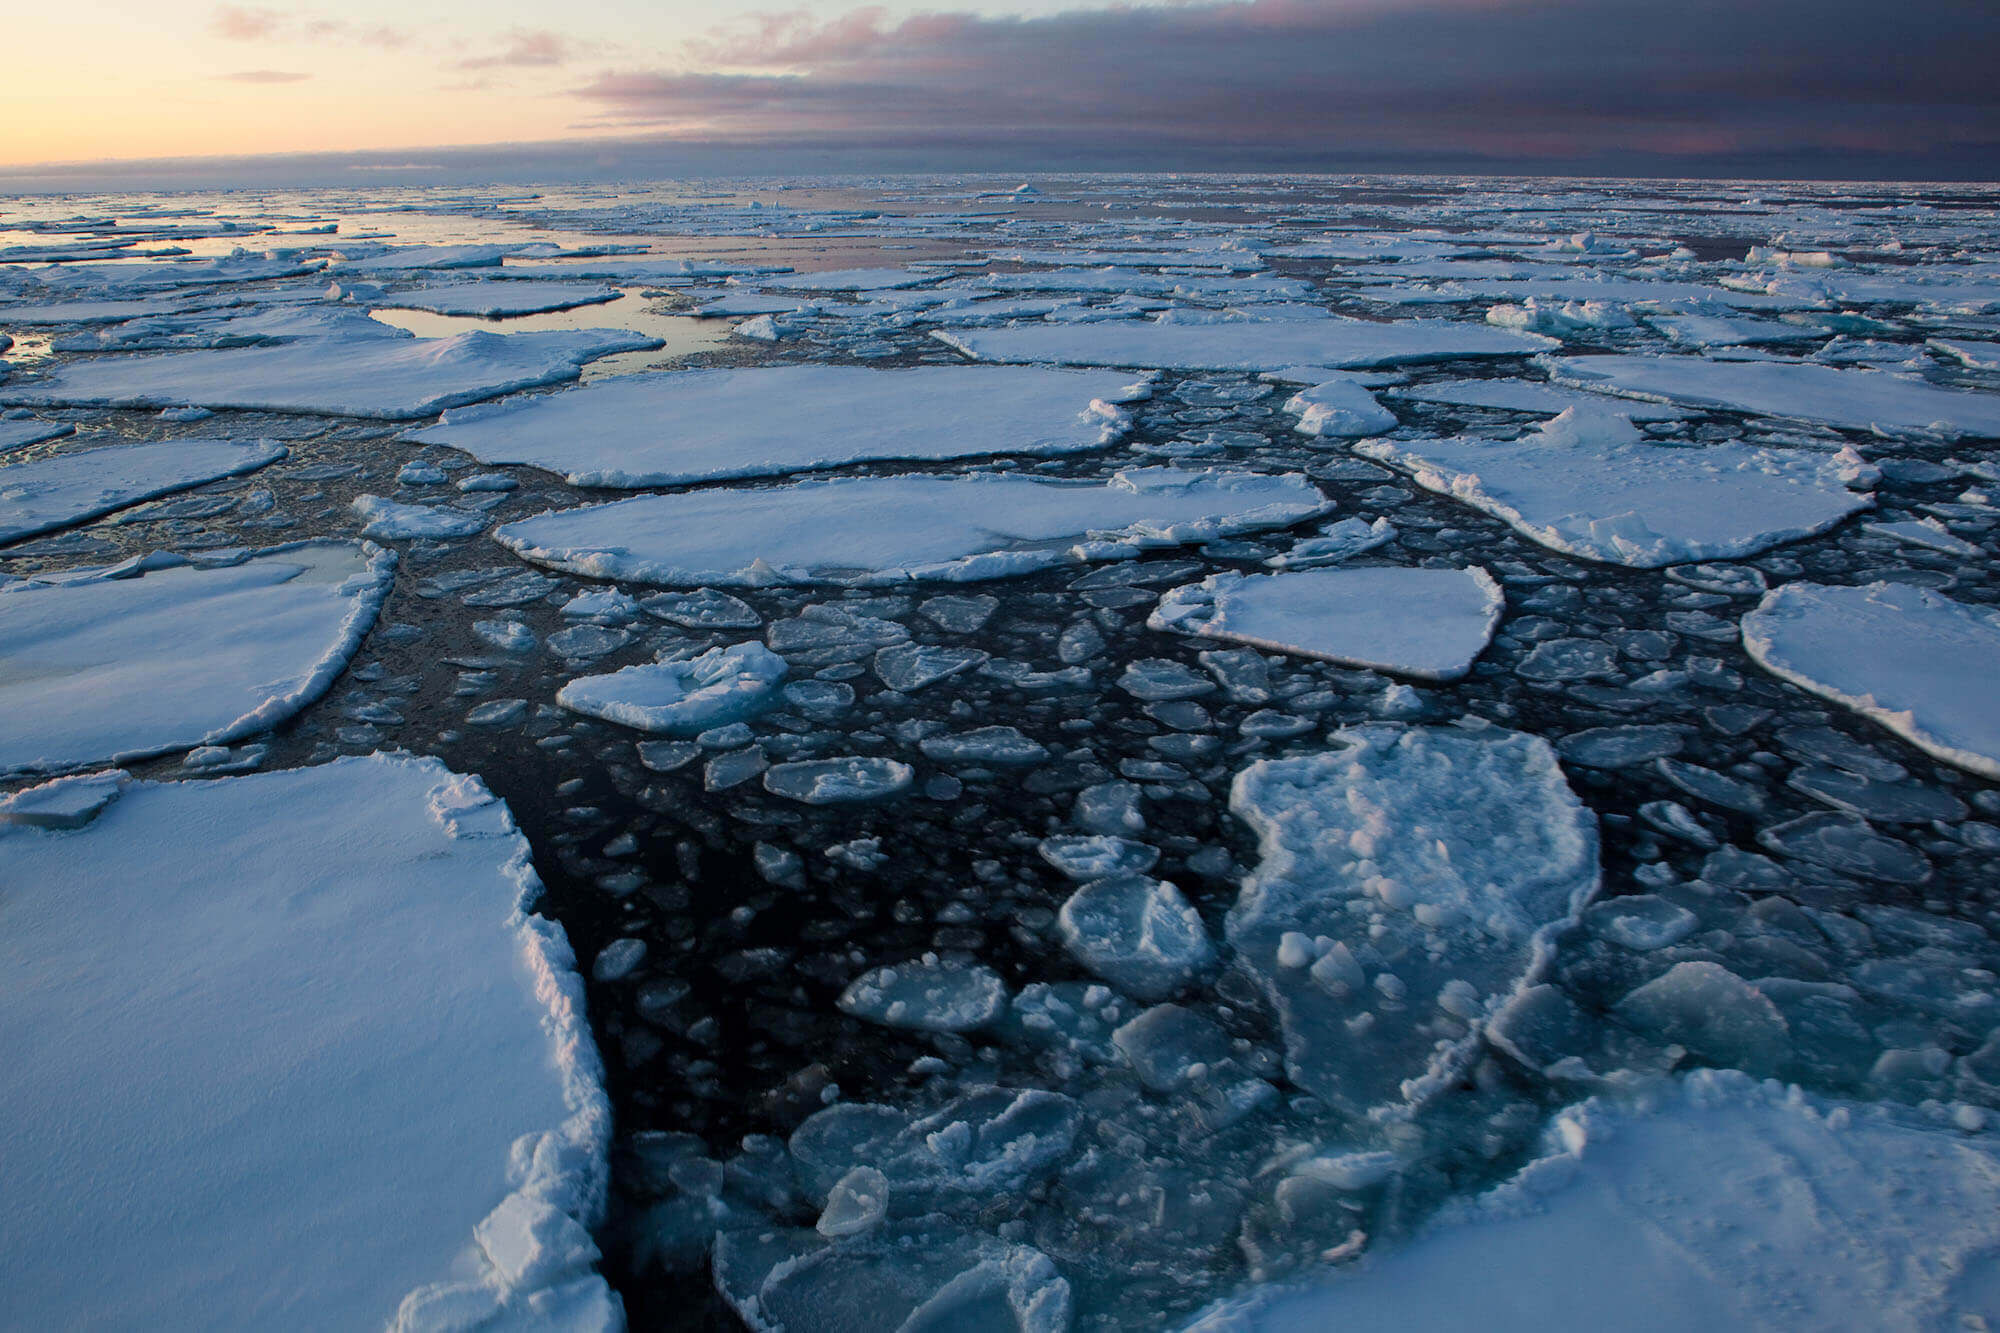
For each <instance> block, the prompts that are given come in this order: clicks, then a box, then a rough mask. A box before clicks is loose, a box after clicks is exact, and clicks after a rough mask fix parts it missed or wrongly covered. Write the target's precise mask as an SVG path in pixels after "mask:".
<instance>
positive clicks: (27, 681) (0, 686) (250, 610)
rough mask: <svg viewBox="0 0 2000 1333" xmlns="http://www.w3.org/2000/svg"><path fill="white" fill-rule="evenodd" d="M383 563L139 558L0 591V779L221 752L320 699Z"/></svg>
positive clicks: (354, 641) (371, 616)
mask: <svg viewBox="0 0 2000 1333" xmlns="http://www.w3.org/2000/svg"><path fill="white" fill-rule="evenodd" d="M393 567H394V558H393V557H392V556H390V555H389V554H388V553H387V552H385V551H380V550H377V549H376V548H375V547H373V546H371V545H364V544H359V543H354V542H304V543H300V544H298V545H294V546H280V547H274V548H272V549H271V550H268V551H264V552H261V553H259V554H256V555H252V556H250V557H249V558H247V559H243V560H241V561H240V562H239V563H236V564H222V565H215V564H207V565H204V564H193V563H190V562H189V561H187V560H186V559H183V558H181V557H178V556H168V555H151V556H144V557H140V558H137V559H135V560H132V561H128V562H126V563H125V564H123V565H117V566H112V567H110V568H108V569H103V570H96V571H89V570H86V571H79V572H76V573H72V574H64V575H57V576H52V577H50V578H49V579H47V580H46V581H43V580H27V579H17V580H13V581H11V582H7V583H0V713H5V714H6V716H7V717H8V718H9V719H10V721H9V724H8V726H7V727H6V728H5V730H4V732H0V773H23V772H53V771H58V770H62V769H70V768H77V767H80V766H82V765H85V764H95V763H122V762H124V761H126V760H129V759H138V758H143V757H145V756H148V755H154V754H159V753H161V752H163V751H166V750H178V749H186V748H188V747H190V746H195V745H221V744H226V743H227V742H229V741H232V740H236V739H238V738H239V737H243V736H248V735H252V734H254V733H256V732H259V731H263V730H265V729H267V728H270V727H273V726H276V725H277V724H278V723H280V722H282V721H284V720H285V719H286V718H288V717H290V716H292V715H293V714H294V713H296V712H298V711H299V710H300V709H301V708H304V707H305V706H306V705H307V704H309V703H311V702H312V701H313V700H315V699H317V698H318V697H319V696H320V695H321V694H323V693H325V691H326V689H327V687H328V686H329V685H331V684H332V683H333V679H334V677H335V676H337V675H339V674H340V672H341V670H342V669H343V668H344V667H345V666H346V665H347V661H348V659H349V658H350V657H351V656H352V655H353V653H354V650H355V649H356V648H357V647H359V646H360V643H361V639H362V636H363V635H365V634H366V633H367V632H368V629H369V627H370V626H372V625H373V624H374V622H375V615H376V612H377V611H378V610H379V609H380V607H381V605H382V599H383V598H384V597H385V596H386V595H387V593H388V588H389V581H390V575H391V570H392V569H393Z"/></svg>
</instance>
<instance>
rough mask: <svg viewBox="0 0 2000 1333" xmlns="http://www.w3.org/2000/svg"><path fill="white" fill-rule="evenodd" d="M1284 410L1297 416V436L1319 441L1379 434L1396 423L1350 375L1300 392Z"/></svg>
mask: <svg viewBox="0 0 2000 1333" xmlns="http://www.w3.org/2000/svg"><path fill="white" fill-rule="evenodd" d="M1285 410H1286V411H1287V412H1291V413H1294V414H1295V415H1297V417H1298V422H1297V424H1296V425H1295V426H1294V429H1295V430H1297V431H1298V432H1299V434H1301V435H1313V436H1319V437H1321V438H1327V437H1338V438H1343V439H1345V438H1352V437H1354V436H1360V435H1380V434H1382V433H1383V432H1384V431H1391V430H1394V429H1396V424H1397V422H1396V414H1395V413H1394V412H1391V411H1390V410H1389V409H1388V408H1386V407H1384V406H1382V404H1381V403H1379V402H1377V401H1376V400H1375V395H1374V394H1372V393H1370V392H1368V390H1367V388H1366V387H1364V386H1363V384H1362V383H1361V381H1360V380H1358V379H1356V378H1355V377H1353V376H1351V375H1343V376H1341V377H1340V378H1338V379H1331V380H1327V381H1325V382H1324V383H1320V384H1315V385H1313V386H1312V387H1311V388H1309V389H1301V390H1299V391H1298V392H1297V393H1295V394H1293V395H1292V396H1291V397H1290V398H1289V399H1287V400H1286V402H1285Z"/></svg>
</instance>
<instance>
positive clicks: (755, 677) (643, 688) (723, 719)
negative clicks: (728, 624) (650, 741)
mask: <svg viewBox="0 0 2000 1333" xmlns="http://www.w3.org/2000/svg"><path fill="white" fill-rule="evenodd" d="M786 670H787V668H786V665H785V659H784V658H782V657H780V656H778V655H777V654H776V653H774V652H772V651H771V650H770V649H769V648H766V647H765V646H764V645H763V644H761V643H755V642H752V643H739V644H735V645H733V646H731V647H728V648H710V649H709V650H708V651H707V652H704V653H702V654H700V655H699V656H697V657H691V658H685V659H682V660H679V661H665V662H649V663H645V664H642V665H640V666H629V667H626V668H624V669H623V670H622V671H614V672H612V673H610V674H609V675H604V676H579V677H577V678H576V679H575V680H572V681H570V682H569V683H568V684H567V685H565V686H563V687H562V689H561V690H560V691H558V692H557V694H556V702H557V703H559V704H561V705H562V706H563V707H564V708H567V709H569V710H570V711H571V712H573V713H583V714H585V715H586V716H589V717H601V718H603V719H604V720H605V721H607V722H617V723H621V724H622V725H624V726H628V727H636V728H637V729H638V730H640V731H658V732H665V733H667V734H669V735H677V736H692V735H694V734H695V733H697V732H701V731H706V730H708V729H709V728H711V727H720V726H726V725H728V724H729V723H731V722H741V721H744V720H745V719H747V718H751V717H755V716H756V715H757V714H759V713H761V712H763V711H764V710H765V709H766V708H768V707H770V706H771V705H772V704H774V703H776V702H777V690H778V682H779V681H781V680H783V679H784V676H785V671H786Z"/></svg>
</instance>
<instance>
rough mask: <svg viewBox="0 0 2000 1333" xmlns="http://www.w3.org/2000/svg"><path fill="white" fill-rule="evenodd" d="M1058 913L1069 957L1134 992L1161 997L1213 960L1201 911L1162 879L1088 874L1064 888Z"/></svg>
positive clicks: (1149, 997)
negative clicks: (1087, 879) (1070, 889)
mask: <svg viewBox="0 0 2000 1333" xmlns="http://www.w3.org/2000/svg"><path fill="white" fill-rule="evenodd" d="M1057 919H1058V920H1059V921H1060V923H1061V925H1062V935H1063V944H1064V945H1065V946H1066V947H1067V948H1068V949H1069V951H1070V955H1071V956H1072V957H1074V958H1075V959H1076V960H1077V961H1078V962H1079V963H1082V964H1083V965H1084V966H1085V967H1087V968H1089V969H1090V970H1091V971H1092V972H1094V973H1095V974H1097V975H1098V976H1100V977H1103V978H1104V979H1105V980H1106V981H1108V982H1110V983H1111V984H1112V985H1114V986H1116V987H1117V988H1118V989H1120V990H1122V991H1124V992H1125V993H1126V994H1128V995H1131V996H1133V997H1135V998H1137V999H1140V1000H1163V999H1165V998H1166V997H1167V996H1169V995H1172V994H1173V993H1174V992H1176V991H1178V990H1181V989H1182V988H1184V987H1186V986H1187V985H1188V984H1189V983H1191V982H1193V981H1194V980H1195V978H1196V977H1198V976H1200V975H1201V974H1202V973H1203V972H1206V971H1207V970H1208V968H1209V967H1210V965H1211V964H1212V963H1213V962H1214V961H1215V947H1214V945H1212V944H1211V943H1210V942H1209V938H1208V930H1207V928H1206V927H1205V926H1203V925H1202V920H1201V914H1200V913H1198V912H1196V911H1195V910H1194V908H1193V907H1191V906H1189V905H1188V901H1187V899H1186V898H1183V897H1182V896H1181V892H1180V890H1179V889H1178V888H1176V887H1175V886H1174V885H1173V884H1172V883H1170V882H1168V881H1166V880H1157V879H1149V878H1147V877H1146V876H1144V875H1143V874H1120V875H1113V876H1111V877H1109V878H1105V879H1099V880H1094V881H1092V882H1091V883H1089V884H1086V885H1084V886H1083V887H1082V888H1080V889H1078V890H1077V891H1076V892H1075V893H1073V894H1071V895H1070V897H1069V901H1068V902H1065V903H1064V904H1063V907H1062V911H1061V913H1060V914H1059V916H1058V918H1057Z"/></svg>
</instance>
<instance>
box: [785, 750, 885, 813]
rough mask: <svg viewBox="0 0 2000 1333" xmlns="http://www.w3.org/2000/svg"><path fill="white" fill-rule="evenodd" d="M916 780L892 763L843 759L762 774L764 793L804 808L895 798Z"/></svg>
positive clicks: (810, 761) (805, 761)
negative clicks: (791, 801)
mask: <svg viewBox="0 0 2000 1333" xmlns="http://www.w3.org/2000/svg"><path fill="white" fill-rule="evenodd" d="M915 778H916V773H915V771H914V770H913V769H911V767H910V766H909V765H908V764H904V763H898V762H897V761H896V760H894V759H878V758H872V757H867V756H861V755H843V756H841V757H838V758H834V759H801V760H799V761H797V762H795V763H789V764H774V765H772V766H771V768H770V770H769V771H768V772H766V773H765V774H764V789H765V790H766V791H768V792H770V793H771V794H772V795H774V796H788V797H790V798H791V799H792V800H794V801H803V802H805V803H806V804H807V805H845V804H851V803H853V802H856V801H879V800H881V799H882V798H883V797H885V796H895V795H898V794H900V793H902V792H905V791H908V790H909V788H910V783H911V782H913V781H914V780H915Z"/></svg>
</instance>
